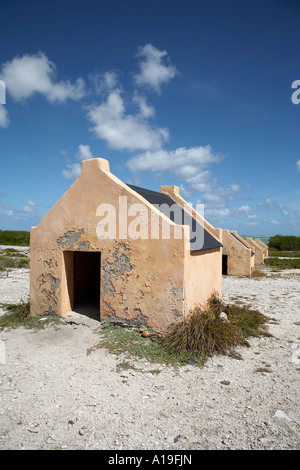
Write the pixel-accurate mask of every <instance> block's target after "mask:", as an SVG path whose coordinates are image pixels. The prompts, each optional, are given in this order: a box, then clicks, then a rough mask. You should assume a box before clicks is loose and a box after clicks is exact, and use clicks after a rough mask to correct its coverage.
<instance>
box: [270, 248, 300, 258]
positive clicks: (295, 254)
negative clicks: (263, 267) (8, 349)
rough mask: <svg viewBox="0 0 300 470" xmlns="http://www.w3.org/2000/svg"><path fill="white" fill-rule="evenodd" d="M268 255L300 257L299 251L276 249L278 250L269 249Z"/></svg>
mask: <svg viewBox="0 0 300 470" xmlns="http://www.w3.org/2000/svg"><path fill="white" fill-rule="evenodd" d="M269 256H271V257H273V256H275V257H278V256H280V257H281V258H300V251H278V250H274V249H272V250H269Z"/></svg>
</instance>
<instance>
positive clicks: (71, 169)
mask: <svg viewBox="0 0 300 470" xmlns="http://www.w3.org/2000/svg"><path fill="white" fill-rule="evenodd" d="M75 158H76V160H80V161H82V160H89V159H90V158H95V156H94V155H93V152H92V150H91V148H90V146H89V145H83V144H80V145H78V151H77V153H76V155H75ZM80 174H81V164H80V163H70V164H69V165H67V166H66V168H65V169H64V170H62V175H63V177H64V178H66V179H76V178H78V176H79V175H80Z"/></svg>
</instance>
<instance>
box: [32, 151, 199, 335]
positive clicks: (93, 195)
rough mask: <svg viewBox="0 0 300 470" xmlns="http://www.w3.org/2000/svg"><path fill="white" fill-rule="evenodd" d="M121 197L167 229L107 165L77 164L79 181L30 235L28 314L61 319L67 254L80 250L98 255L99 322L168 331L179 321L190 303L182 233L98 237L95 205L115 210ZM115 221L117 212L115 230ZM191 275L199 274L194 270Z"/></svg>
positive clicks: (69, 295) (65, 306)
mask: <svg viewBox="0 0 300 470" xmlns="http://www.w3.org/2000/svg"><path fill="white" fill-rule="evenodd" d="M125 195H126V196H127V198H128V205H130V204H136V203H139V204H141V203H142V204H144V205H145V207H146V208H147V211H148V213H149V217H150V215H151V211H155V213H156V216H157V217H158V220H159V223H160V224H161V223H162V220H164V223H166V218H165V216H164V215H163V214H161V213H160V212H159V211H157V210H156V209H154V208H153V206H151V205H150V204H149V203H148V202H147V201H145V200H144V199H143V198H142V197H141V196H139V195H138V194H137V193H136V192H134V191H133V190H131V189H130V188H128V186H127V185H125V184H124V183H122V182H121V181H120V180H119V179H118V178H116V177H115V176H114V175H112V174H111V173H110V172H109V168H108V164H107V161H106V160H103V159H93V160H88V161H83V162H82V173H81V175H80V176H79V178H78V179H77V180H76V181H75V182H74V183H73V184H72V186H71V187H70V188H69V189H68V190H67V192H66V193H65V194H64V195H63V196H62V198H61V199H60V200H59V201H58V202H57V203H56V204H55V205H54V206H53V207H52V208H51V209H50V210H49V211H48V213H47V214H46V215H45V216H44V218H43V219H42V221H41V222H40V224H39V225H38V226H37V227H33V228H32V229H31V239H30V245H31V263H30V303H31V313H32V314H55V315H59V316H63V315H65V314H66V313H68V312H69V311H70V310H71V309H72V308H73V297H74V292H73V290H72V289H74V286H73V287H72V274H73V257H74V256H73V254H74V252H76V251H83V252H100V253H101V268H100V276H101V278H100V279H101V280H100V286H99V289H100V305H99V317H100V319H101V320H102V321H114V322H120V323H122V324H127V325H132V326H138V327H139V326H141V327H142V326H146V327H148V328H151V329H153V330H154V331H166V330H167V328H168V327H169V325H171V324H172V323H175V322H177V321H178V320H179V319H181V318H183V316H184V315H185V314H186V312H187V310H188V308H189V303H188V302H189V298H190V291H189V290H188V289H187V287H186V280H185V257H186V256H187V254H188V256H190V255H189V250H188V249H187V243H189V235H188V234H187V233H186V228H185V227H182V234H183V236H182V238H181V239H172V238H171V239H170V240H161V239H141V238H139V239H135V240H133V239H118V238H116V239H100V238H98V236H97V231H96V228H97V224H98V222H99V217H98V216H97V215H96V213H97V207H98V206H99V205H100V204H107V203H109V204H112V205H113V206H114V207H116V208H118V201H119V197H120V196H125ZM119 215H120V214H119V213H118V210H117V213H116V216H117V217H116V220H117V229H118V221H119ZM128 223H129V221H128ZM168 223H171V222H169V221H168ZM196 274H197V276H198V275H199V270H198V271H197V273H196ZM197 282H199V279H198V281H197ZM187 291H188V292H187Z"/></svg>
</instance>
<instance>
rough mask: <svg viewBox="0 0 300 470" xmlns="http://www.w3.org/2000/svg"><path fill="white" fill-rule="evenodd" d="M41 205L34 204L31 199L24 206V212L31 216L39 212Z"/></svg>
mask: <svg viewBox="0 0 300 470" xmlns="http://www.w3.org/2000/svg"><path fill="white" fill-rule="evenodd" d="M39 205H40V203H39V202H34V201H32V200H31V199H27V200H26V204H24V206H22V212H26V213H28V214H31V213H33V212H36V211H37V207H38V206H39Z"/></svg>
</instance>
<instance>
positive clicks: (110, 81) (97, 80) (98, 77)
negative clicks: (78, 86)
mask: <svg viewBox="0 0 300 470" xmlns="http://www.w3.org/2000/svg"><path fill="white" fill-rule="evenodd" d="M90 79H91V80H92V83H93V85H94V89H95V92H96V94H98V95H100V94H102V93H107V92H109V91H110V90H113V89H114V88H116V87H117V86H118V73H117V72H116V71H114V70H107V71H106V72H101V73H95V74H91V75H90Z"/></svg>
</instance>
